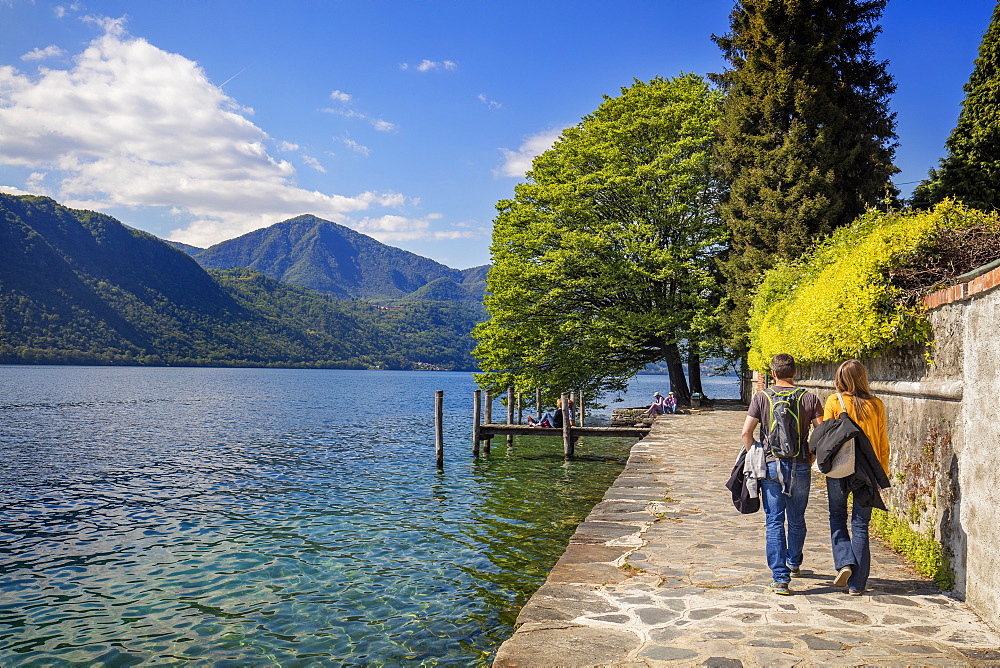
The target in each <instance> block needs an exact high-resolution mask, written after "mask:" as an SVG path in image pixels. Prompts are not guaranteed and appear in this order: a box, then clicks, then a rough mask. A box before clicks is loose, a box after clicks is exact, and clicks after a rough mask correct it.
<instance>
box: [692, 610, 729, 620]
mask: <svg viewBox="0 0 1000 668" xmlns="http://www.w3.org/2000/svg"><path fill="white" fill-rule="evenodd" d="M723 612H725V610H721V609H719V608H707V609H702V610H692V611H691V612H690V613H689V614H688V617H689V618H691V619H708V618H709V617H716V616H718V615H721V614H722V613H723Z"/></svg>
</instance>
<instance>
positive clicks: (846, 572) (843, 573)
mask: <svg viewBox="0 0 1000 668" xmlns="http://www.w3.org/2000/svg"><path fill="white" fill-rule="evenodd" d="M853 573H854V570H853V569H852V568H851V567H850V566H844V567H843V568H841V569H840V570H839V571H837V579H836V580H834V581H833V586H834V587H846V586H847V581H848V580H850V579H851V575H852V574H853Z"/></svg>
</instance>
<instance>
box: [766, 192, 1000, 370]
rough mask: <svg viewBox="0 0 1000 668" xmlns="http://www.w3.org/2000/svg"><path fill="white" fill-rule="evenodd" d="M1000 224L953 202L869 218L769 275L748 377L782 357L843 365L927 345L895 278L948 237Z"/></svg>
mask: <svg viewBox="0 0 1000 668" xmlns="http://www.w3.org/2000/svg"><path fill="white" fill-rule="evenodd" d="M998 225H1000V219H998V217H997V215H996V214H986V213H983V212H981V211H976V210H973V209H970V208H967V207H965V206H963V205H961V204H958V203H955V202H953V201H950V200H949V201H945V202H942V203H941V204H939V205H938V206H936V207H935V208H934V209H932V210H930V211H918V212H900V211H893V212H888V213H886V212H879V211H874V210H872V211H869V212H868V213H866V214H865V215H863V216H861V217H860V218H859V219H857V220H856V221H855V222H854V223H853V224H852V225H850V226H847V227H843V228H840V229H838V230H836V231H835V232H834V233H833V234H832V235H831V236H830V237H828V238H827V239H826V240H824V241H823V242H821V243H820V244H819V245H818V246H816V248H814V249H813V250H812V251H811V252H809V253H807V254H806V255H805V256H803V257H802V258H801V259H800V261H799V262H797V263H795V264H784V265H780V266H778V267H776V268H774V269H772V270H770V271H768V272H767V274H766V275H765V278H764V281H763V283H762V284H761V286H760V288H759V289H758V291H757V293H756V294H755V296H754V299H753V305H752V307H751V312H750V345H751V348H750V352H749V358H748V361H749V364H750V368H751V369H756V370H760V371H764V370H766V369H767V368H768V365H769V363H770V360H771V358H772V357H773V356H774V355H776V354H778V353H790V354H791V355H792V356H794V357H795V359H796V360H797V361H799V362H805V363H808V362H820V363H822V362H839V361H842V360H845V359H850V358H861V357H867V356H871V355H875V354H878V353H880V352H882V351H885V350H887V349H889V348H892V347H895V346H898V345H903V344H908V343H914V342H916V343H920V342H923V341H926V339H927V335H928V334H929V331H930V328H929V325H928V323H927V319H926V317H925V312H924V309H923V308H922V307H921V306H920V305H916V306H914V305H912V303H909V302H908V301H907V299H905V295H904V293H903V290H902V289H901V288H899V287H897V286H896V285H894V284H893V282H892V280H891V272H892V271H893V270H895V269H899V268H901V267H905V266H909V265H912V264H913V263H916V262H920V261H921V258H922V256H924V255H925V254H926V253H928V252H929V249H931V248H933V247H934V244H935V242H936V241H937V239H938V237H939V236H940V235H941V233H942V232H943V231H946V230H960V229H967V228H971V227H977V226H983V227H989V228H996V227H997V226H998Z"/></svg>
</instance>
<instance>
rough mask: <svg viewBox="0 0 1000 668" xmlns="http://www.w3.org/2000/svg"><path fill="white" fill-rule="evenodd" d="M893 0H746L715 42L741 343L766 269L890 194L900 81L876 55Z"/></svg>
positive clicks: (728, 316) (727, 268)
mask: <svg viewBox="0 0 1000 668" xmlns="http://www.w3.org/2000/svg"><path fill="white" fill-rule="evenodd" d="M885 4H886V0H739V1H737V2H736V5H735V7H734V9H733V11H732V13H731V14H730V32H729V34H727V35H724V36H722V37H719V36H716V35H713V36H712V39H713V40H714V41H715V42H716V44H718V45H719V47H720V48H721V49H722V52H723V55H724V57H725V59H726V61H728V63H729V66H730V67H729V68H727V69H726V71H724V72H723V73H721V74H714V75H711V78H712V80H713V81H714V82H715V83H716V84H718V85H719V86H720V87H721V89H722V90H723V92H724V93H725V94H726V99H725V102H724V105H723V117H722V121H721V123H720V124H719V135H720V136H719V140H718V142H717V144H716V145H717V156H716V160H717V166H718V169H719V172H720V174H719V176H720V177H721V180H722V181H723V182H724V183H725V184H726V185H727V186H728V194H727V197H726V201H725V202H724V203H723V205H722V206H721V211H720V212H721V215H722V217H723V218H724V220H725V221H726V223H727V224H728V226H729V229H730V232H731V235H732V236H731V247H730V249H729V251H728V253H727V254H726V256H725V257H724V258H723V259H722V261H721V269H722V271H723V275H724V276H725V279H726V291H727V299H728V302H729V303H728V304H727V305H726V306H727V307H726V308H724V309H723V318H724V319H725V321H726V322H725V326H726V328H727V330H728V332H729V335H730V337H731V340H730V345H731V346H732V347H733V349H734V350H735V351H736V352H737V353H742V352H743V351H745V350H746V348H745V346H746V331H747V330H746V320H747V313H748V311H749V306H750V299H751V297H752V294H753V291H754V290H755V289H756V286H757V285H758V284H759V282H760V280H761V277H762V275H763V273H764V271H765V270H766V269H768V268H770V267H772V266H774V265H775V264H776V263H777V262H778V261H780V260H792V259H794V258H797V257H798V256H799V255H801V254H802V253H803V251H805V250H806V249H807V248H808V247H809V246H810V245H811V244H812V243H813V242H814V241H815V239H816V238H817V237H820V236H822V235H825V234H828V233H829V232H830V231H831V230H833V229H834V228H836V227H838V226H841V225H844V224H847V223H849V222H851V221H852V220H853V219H854V218H856V217H857V216H858V215H860V214H861V213H863V212H864V211H865V210H866V209H867V208H868V207H870V206H872V205H874V204H876V203H877V202H879V201H880V200H881V199H882V198H884V197H886V196H887V194H889V195H893V196H894V194H895V193H894V191H892V190H888V193H887V189H891V184H890V183H889V177H890V176H891V175H892V174H894V173H895V172H896V171H898V170H897V169H896V168H895V167H894V166H893V164H892V159H893V155H894V153H895V147H896V139H895V138H896V135H895V115H894V114H892V113H890V111H889V107H888V104H889V96H890V95H891V94H892V93H893V92H894V90H895V85H894V83H893V80H892V77H891V75H890V74H889V73H888V71H887V68H886V65H887V63H886V62H885V61H878V60H876V59H875V57H874V50H873V43H874V40H875V38H876V36H877V35H878V34H879V33H880V32H881V27H880V26H879V25H878V20H879V19H880V17H881V16H882V10H883V9H884V7H885Z"/></svg>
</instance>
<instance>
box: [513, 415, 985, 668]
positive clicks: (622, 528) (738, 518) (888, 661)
mask: <svg viewBox="0 0 1000 668" xmlns="http://www.w3.org/2000/svg"><path fill="white" fill-rule="evenodd" d="M745 414H746V412H745V408H743V407H739V406H726V407H720V408H719V409H718V410H715V411H710V412H706V413H700V414H693V415H678V416H663V417H662V418H660V419H658V420H657V422H656V423H655V424H654V426H653V429H652V431H651V432H650V434H649V436H647V437H646V438H645V439H643V440H642V441H640V442H639V443H637V444H636V445H635V446H634V447H633V448H632V451H631V454H630V456H629V461H628V464H627V466H626V468H625V470H624V471H623V472H622V474H621V475H620V476H619V477H618V479H617V480H616V481H615V484H614V485H613V486H612V487H611V488H610V489H609V490H608V492H607V493H606V494H605V496H604V500H603V501H601V502H600V503H598V504H597V505H596V506H595V507H594V509H593V510H592V511H591V513H590V515H589V516H588V517H587V519H586V520H584V522H583V523H582V524H580V526H579V527H578V528H577V531H576V533H575V534H574V535H573V537H572V538H571V539H570V543H569V546H568V547H567V549H566V552H565V553H564V554H563V556H562V557H561V558H560V559H559V561H558V563H557V564H556V565H555V567H553V569H552V571H551V572H550V574H549V577H548V579H547V580H546V582H545V584H544V585H542V587H541V588H539V590H538V591H537V592H536V593H535V595H534V596H532V597H531V599H530V600H529V601H528V603H527V604H526V605H525V606H524V608H523V609H522V610H521V613H520V615H519V616H518V619H517V624H518V628H517V630H516V632H515V633H514V634H513V635H512V636H511V638H509V639H508V640H507V641H506V642H504V643H503V644H502V645H501V646H500V648H499V650H498V652H497V655H496V657H495V660H494V664H493V665H494V666H549V665H551V666H556V665H558V666H593V665H610V666H636V667H638V666H671V665H683V666H718V667H727V668H728V667H739V666H796V665H798V666H810V665H833V666H855V665H878V666H1000V634H998V633H997V632H996V631H994V630H993V629H991V628H990V627H989V626H988V625H986V624H985V623H984V622H983V621H981V620H980V619H979V617H978V616H977V615H976V614H975V613H974V612H973V611H972V610H971V609H970V608H969V607H968V606H967V605H966V604H965V603H963V602H962V601H958V600H955V599H952V598H949V597H948V596H946V595H945V594H943V593H942V592H941V591H940V590H939V589H938V588H937V587H936V586H935V585H934V583H933V581H930V580H928V579H926V578H924V577H922V576H920V575H918V574H917V573H916V572H915V571H914V570H913V569H912V567H910V566H909V565H908V564H907V563H906V562H905V561H904V560H903V559H902V558H901V557H899V556H898V555H896V554H895V553H893V552H892V551H890V550H889V549H887V548H885V547H884V546H883V545H882V544H881V543H879V542H878V541H876V540H874V539H873V540H872V574H871V577H870V579H869V583H868V586H869V591H868V592H867V593H866V594H864V595H862V596H848V595H847V593H846V591H845V590H843V589H837V588H834V587H833V577H834V575H835V572H834V570H833V559H832V556H831V553H830V543H829V528H828V527H829V525H828V519H827V518H828V514H827V510H826V491H825V488H824V482H823V478H822V476H820V475H819V474H813V480H812V491H811V498H810V502H809V509H808V511H807V514H806V521H807V525H808V528H809V534H808V536H807V538H806V547H805V562H804V563H803V565H802V577H799V578H793V579H792V583H791V588H792V591H793V595H792V596H778V595H776V594H774V593H772V592H770V591H769V590H768V589H767V585H768V583H769V582H770V581H771V578H770V572H769V571H768V569H767V566H766V562H765V558H764V514H763V511H761V512H759V513H755V514H753V515H740V514H739V513H738V512H737V511H736V509H735V508H733V505H732V502H731V500H730V495H729V491H728V490H727V489H726V488H725V486H724V485H725V483H726V480H727V479H728V478H729V473H730V471H731V470H732V466H733V463H734V461H735V458H736V454H737V453H738V448H739V443H740V428H741V426H742V424H743V418H744V416H745Z"/></svg>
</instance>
